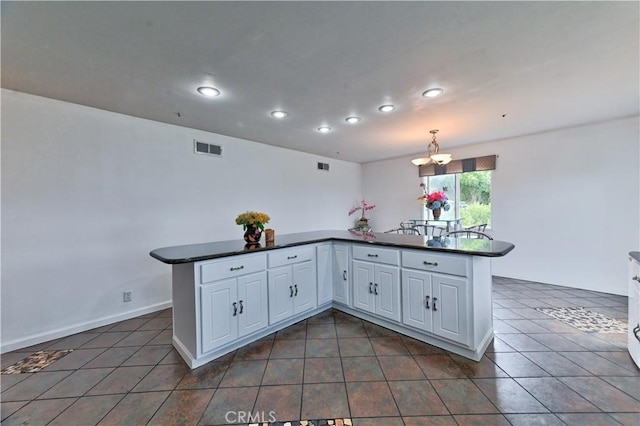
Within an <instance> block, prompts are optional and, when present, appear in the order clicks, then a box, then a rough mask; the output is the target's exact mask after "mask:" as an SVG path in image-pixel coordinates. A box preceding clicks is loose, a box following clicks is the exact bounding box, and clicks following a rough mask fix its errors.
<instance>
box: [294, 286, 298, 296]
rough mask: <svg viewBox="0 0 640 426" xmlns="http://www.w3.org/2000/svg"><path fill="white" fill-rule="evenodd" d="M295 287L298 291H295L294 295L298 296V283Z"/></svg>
mask: <svg viewBox="0 0 640 426" xmlns="http://www.w3.org/2000/svg"><path fill="white" fill-rule="evenodd" d="M294 287H295V288H296V292H295V294H294V296H297V295H298V284H296V285H294Z"/></svg>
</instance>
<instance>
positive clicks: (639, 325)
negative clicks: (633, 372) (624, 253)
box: [628, 257, 640, 367]
mask: <svg viewBox="0 0 640 426" xmlns="http://www.w3.org/2000/svg"><path fill="white" fill-rule="evenodd" d="M628 341H629V354H630V355H631V358H632V359H633V361H634V362H635V363H636V365H637V366H638V367H640V263H638V262H637V261H635V260H633V259H632V258H631V257H630V258H629V336H628Z"/></svg>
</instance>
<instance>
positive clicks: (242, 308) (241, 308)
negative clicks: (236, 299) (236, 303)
mask: <svg viewBox="0 0 640 426" xmlns="http://www.w3.org/2000/svg"><path fill="white" fill-rule="evenodd" d="M242 311H244V306H242V300H241V301H240V312H238V313H239V314H241V313H242Z"/></svg>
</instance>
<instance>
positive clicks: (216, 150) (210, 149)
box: [193, 139, 222, 157]
mask: <svg viewBox="0 0 640 426" xmlns="http://www.w3.org/2000/svg"><path fill="white" fill-rule="evenodd" d="M193 149H194V152H195V153H196V154H205V155H211V156H213V157H222V146H221V145H216V144H212V143H207V142H202V141H199V140H197V139H194V140H193Z"/></svg>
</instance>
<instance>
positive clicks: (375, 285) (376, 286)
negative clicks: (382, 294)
mask: <svg viewBox="0 0 640 426" xmlns="http://www.w3.org/2000/svg"><path fill="white" fill-rule="evenodd" d="M373 294H378V284H374V285H373Z"/></svg>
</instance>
